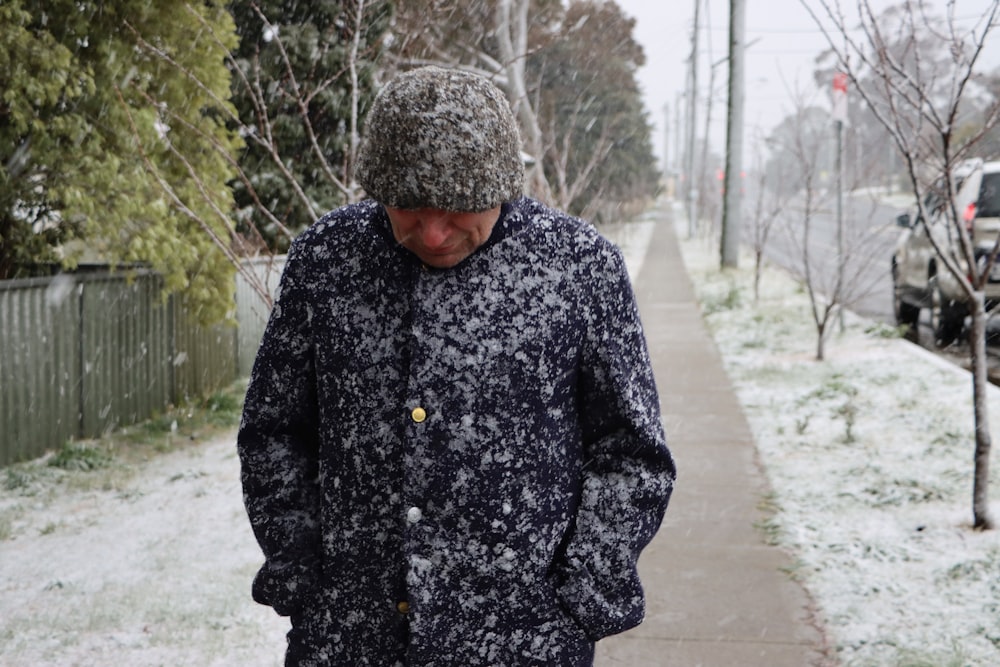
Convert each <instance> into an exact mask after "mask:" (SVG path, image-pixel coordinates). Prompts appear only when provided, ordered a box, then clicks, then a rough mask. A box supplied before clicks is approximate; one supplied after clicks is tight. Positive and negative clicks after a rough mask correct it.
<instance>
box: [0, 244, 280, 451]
mask: <svg viewBox="0 0 1000 667" xmlns="http://www.w3.org/2000/svg"><path fill="white" fill-rule="evenodd" d="M282 265H283V262H281V261H279V262H278V263H277V264H275V263H271V262H260V263H259V264H254V265H252V266H253V267H254V268H255V270H257V271H258V273H259V274H260V275H261V276H262V278H263V279H264V280H265V281H266V282H267V284H268V285H269V287H270V288H271V289H272V290H274V289H275V287H276V285H277V277H278V275H279V272H280V269H281V266H282ZM160 287H161V279H160V277H159V276H157V275H156V274H154V273H151V272H139V273H138V274H136V275H134V276H132V277H131V278H129V279H126V277H125V276H124V275H122V274H120V273H119V274H106V273H95V274H86V273H84V274H60V275H57V276H54V277H52V278H32V279H27V280H9V281H0V466H3V465H7V464H9V463H12V462H14V461H20V460H25V459H29V458H34V457H36V456H40V455H41V454H43V453H45V451H47V450H50V449H53V448H57V447H59V446H61V445H62V444H63V443H65V442H67V441H68V440H70V439H76V438H92V437H98V436H100V435H102V434H104V433H106V432H107V431H109V430H111V429H114V428H117V427H119V426H124V425H127V424H133V423H136V422H139V421H143V420H145V419H149V418H150V417H152V416H154V415H155V414H157V413H158V412H162V411H163V410H165V409H166V408H167V407H168V406H170V405H171V404H173V405H177V404H180V403H181V402H183V401H185V400H187V399H189V398H196V397H201V396H205V395H207V394H210V393H211V392H213V391H215V390H217V389H219V388H222V387H225V386H227V385H228V384H230V383H232V382H233V381H234V380H236V379H237V378H239V377H243V376H246V375H248V374H249V372H250V368H251V366H252V363H253V357H254V355H255V354H256V350H257V345H258V344H259V342H260V337H261V335H262V333H263V328H264V325H265V324H266V321H267V308H266V306H265V305H264V304H263V302H262V301H261V299H260V297H259V296H258V295H257V294H256V293H255V292H254V290H253V289H252V288H251V287H250V286H249V283H248V282H247V281H246V280H244V279H243V278H241V277H238V278H237V281H236V285H235V290H234V292H235V303H234V307H235V312H236V318H235V319H236V321H237V326H235V327H234V326H232V325H227V324H220V325H216V326H212V327H201V326H199V325H198V324H197V322H196V321H195V320H194V318H193V317H191V316H190V315H189V313H188V312H187V311H186V309H185V308H184V304H183V300H182V299H180V298H175V297H171V298H169V299H168V300H166V301H164V300H163V299H162V298H161V296H160Z"/></svg>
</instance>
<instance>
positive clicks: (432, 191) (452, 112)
mask: <svg viewBox="0 0 1000 667" xmlns="http://www.w3.org/2000/svg"><path fill="white" fill-rule="evenodd" d="M366 127H367V132H366V136H365V138H364V140H363V142H362V144H361V149H360V151H359V153H358V162H357V168H356V171H355V174H356V176H357V179H358V182H359V183H360V184H361V186H362V187H363V188H364V189H365V191H366V192H367V193H368V195H369V196H370V197H372V198H373V199H375V200H376V201H378V202H380V203H382V204H384V205H386V206H391V207H393V208H403V209H418V208H439V209H443V210H446V211H460V212H480V211H486V210H489V209H491V208H494V207H496V206H499V205H500V204H501V203H503V202H507V201H511V200H514V199H517V198H518V197H520V196H521V193H522V191H523V184H524V164H523V163H522V160H521V141H520V137H519V135H518V131H517V123H516V122H515V121H514V115H513V114H512V113H511V110H510V105H509V104H508V102H507V98H506V97H505V96H504V94H503V93H502V92H501V91H500V89H499V88H497V87H496V86H495V85H494V84H493V83H491V82H490V81H488V80H487V79H485V78H483V77H481V76H478V75H476V74H470V73H468V72H461V71H457V70H446V69H442V68H440V67H421V68H419V69H415V70H411V71H408V72H405V73H403V74H400V75H399V76H397V77H396V78H395V79H393V80H392V81H390V82H389V83H388V84H386V86H385V87H384V88H382V90H381V91H380V92H379V94H378V95H377V96H376V98H375V102H374V104H373V105H372V108H371V111H370V112H369V113H368V120H367V125H366Z"/></svg>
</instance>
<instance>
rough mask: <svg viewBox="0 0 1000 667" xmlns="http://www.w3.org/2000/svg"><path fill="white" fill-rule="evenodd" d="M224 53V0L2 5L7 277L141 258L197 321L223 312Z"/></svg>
mask: <svg viewBox="0 0 1000 667" xmlns="http://www.w3.org/2000/svg"><path fill="white" fill-rule="evenodd" d="M233 47H235V32H234V29H233V25H232V20H231V17H230V16H229V14H228V12H226V11H225V8H224V7H223V6H222V5H221V3H217V2H210V1H205V2H194V3H191V2H182V1H179V0H169V1H165V2H157V3H151V2H148V1H147V0H104V1H98V0H8V2H6V3H4V4H3V6H0V88H2V90H3V97H2V102H0V277H12V276H14V275H18V272H19V268H18V267H20V266H22V265H24V264H26V263H32V262H45V261H52V260H56V259H58V260H60V261H61V262H62V263H63V264H65V265H69V266H72V265H73V264H74V263H75V262H76V261H77V260H78V259H79V258H80V254H81V253H83V252H84V250H85V251H86V253H87V254H88V255H91V256H93V257H95V258H98V259H100V260H104V261H110V262H112V263H143V264H145V265H148V266H150V267H152V268H154V269H156V270H158V271H160V272H161V273H162V274H163V276H164V279H165V285H166V289H167V290H168V291H181V292H183V293H184V294H185V295H186V296H187V297H188V298H189V300H190V303H191V305H192V306H193V307H194V308H195V309H196V310H197V313H198V315H199V316H200V317H201V318H202V319H203V320H205V321H213V320H218V319H221V318H223V317H224V316H225V315H226V313H227V312H228V311H229V310H230V309H231V300H232V299H231V296H232V280H231V278H232V274H233V268H232V265H231V264H229V263H228V262H226V261H224V257H223V255H222V252H221V249H220V246H219V244H218V242H217V240H216V239H219V238H226V225H225V222H224V217H223V216H224V215H225V214H228V213H229V212H230V211H231V209H232V194H231V191H230V190H229V188H228V187H227V185H226V184H227V182H228V181H229V180H230V179H231V178H232V177H233V169H232V168H231V167H230V166H229V163H228V162H227V157H226V156H227V154H232V153H234V151H235V150H236V149H237V147H238V145H239V141H238V139H237V138H236V137H235V136H234V135H233V133H231V132H230V131H228V130H227V129H226V127H225V123H224V120H223V119H224V117H225V109H224V106H225V103H224V102H222V100H225V99H226V97H227V95H228V89H229V72H228V70H227V69H226V67H225V54H226V52H227V50H228V48H233ZM220 214H222V215H220ZM213 237H215V238H214V239H213ZM71 238H76V239H77V242H76V243H75V244H73V245H67V244H66V242H67V241H68V240H70V239H71Z"/></svg>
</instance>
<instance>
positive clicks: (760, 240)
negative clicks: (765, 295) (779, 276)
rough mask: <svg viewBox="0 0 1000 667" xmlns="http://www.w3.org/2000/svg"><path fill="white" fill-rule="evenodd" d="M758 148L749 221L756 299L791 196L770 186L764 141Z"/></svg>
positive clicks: (756, 300)
mask: <svg viewBox="0 0 1000 667" xmlns="http://www.w3.org/2000/svg"><path fill="white" fill-rule="evenodd" d="M755 143H757V149H756V150H755V151H754V155H755V156H756V161H757V165H756V168H755V169H754V173H755V174H756V182H755V183H754V194H753V197H754V199H753V209H752V210H751V211H750V215H749V216H748V217H747V218H746V221H747V222H748V223H749V226H750V247H751V249H752V250H753V300H754V303H757V302H758V301H760V280H761V276H762V275H763V272H764V253H765V250H766V249H767V244H768V241H769V239H770V238H771V231H772V230H773V229H774V226H775V223H776V222H777V220H778V219H779V217H780V215H781V212H782V211H783V210H784V209H785V207H786V206H787V205H788V203H789V202H788V200H789V198H788V197H787V196H785V195H782V193H781V192H780V191H779V190H778V189H777V188H771V187H768V186H769V183H768V180H767V170H766V169H765V168H764V165H763V164H762V162H763V161H762V159H761V155H762V152H763V151H762V149H761V147H760V144H761V141H760V140H758V141H757V142H755Z"/></svg>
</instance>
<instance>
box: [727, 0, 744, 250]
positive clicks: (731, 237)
mask: <svg viewBox="0 0 1000 667" xmlns="http://www.w3.org/2000/svg"><path fill="white" fill-rule="evenodd" d="M745 25H746V3H745V0H729V114H728V119H727V122H726V176H725V188H726V193H725V198H724V199H723V203H722V243H721V256H722V262H721V264H722V268H735V267H737V266H738V265H739V255H740V205H741V202H742V191H743V79H744V55H745V51H746V41H745V39H746V38H745V34H746V28H745Z"/></svg>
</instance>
